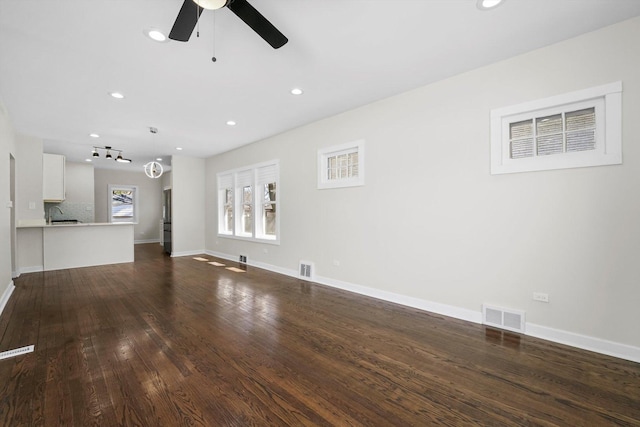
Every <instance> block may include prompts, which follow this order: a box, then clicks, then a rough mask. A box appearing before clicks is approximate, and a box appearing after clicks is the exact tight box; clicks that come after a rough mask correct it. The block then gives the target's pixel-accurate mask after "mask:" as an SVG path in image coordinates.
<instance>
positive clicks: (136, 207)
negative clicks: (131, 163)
mask: <svg viewBox="0 0 640 427" xmlns="http://www.w3.org/2000/svg"><path fill="white" fill-rule="evenodd" d="M113 190H128V191H133V217H132V218H131V219H126V220H124V219H119V218H118V217H114V216H113V210H112V202H113V199H112V198H111V196H112V195H113ZM138 197H139V196H138V186H137V185H116V184H109V186H108V193H107V220H108V221H109V223H115V222H126V223H133V224H137V223H138V210H139V209H140V204H139V203H138Z"/></svg>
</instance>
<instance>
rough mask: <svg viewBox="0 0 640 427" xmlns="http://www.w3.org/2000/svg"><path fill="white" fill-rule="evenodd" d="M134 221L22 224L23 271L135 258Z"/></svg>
mask: <svg viewBox="0 0 640 427" xmlns="http://www.w3.org/2000/svg"><path fill="white" fill-rule="evenodd" d="M133 226H134V224H133V223H123V222H119V223H90V224H84V223H80V224H57V225H46V224H40V223H33V224H21V225H18V262H19V264H20V266H21V267H20V270H21V272H25V273H26V272H31V271H42V270H44V271H50V270H61V269H65V268H77V267H89V266H94V265H104V264H118V263H125V262H133V260H134V255H133V244H134V242H133V236H134V234H133Z"/></svg>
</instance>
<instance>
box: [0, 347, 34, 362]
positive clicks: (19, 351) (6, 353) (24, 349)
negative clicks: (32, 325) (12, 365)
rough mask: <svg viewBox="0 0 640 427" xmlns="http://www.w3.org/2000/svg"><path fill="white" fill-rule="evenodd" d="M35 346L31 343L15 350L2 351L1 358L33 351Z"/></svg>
mask: <svg viewBox="0 0 640 427" xmlns="http://www.w3.org/2000/svg"><path fill="white" fill-rule="evenodd" d="M33 348H34V346H32V345H29V346H27V347H20V348H16V349H13V350H7V351H3V352H2V353H0V360H2V359H8V358H10V357H16V356H20V355H21V354H26V353H31V352H32V351H33Z"/></svg>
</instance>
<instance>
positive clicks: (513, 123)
mask: <svg viewBox="0 0 640 427" xmlns="http://www.w3.org/2000/svg"><path fill="white" fill-rule="evenodd" d="M621 134H622V83H621V82H617V83H612V84H609V85H605V86H599V87H596V88H591V89H586V90H582V91H578V92H572V93H569V94H565V95H559V96H556V97H552V98H546V99H542V100H538V101H533V102H528V103H525V104H519V105H515V106H511V107H505V108H500V109H497V110H493V111H492V112H491V173H492V174H501V173H512V172H526V171H538V170H550V169H565V168H575V167H586V166H600V165H611V164H620V163H622V137H621Z"/></svg>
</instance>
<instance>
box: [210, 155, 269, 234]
mask: <svg viewBox="0 0 640 427" xmlns="http://www.w3.org/2000/svg"><path fill="white" fill-rule="evenodd" d="M278 175H279V166H278V162H277V161H271V162H268V163H262V164H259V165H255V166H251V167H247V168H242V169H238V170H234V171H228V172H223V173H220V174H218V176H217V179H218V217H219V219H218V234H219V235H221V236H230V237H238V238H243V239H250V240H260V241H263V240H266V241H270V242H275V243H279V238H278V230H279V218H278V215H277V212H278V210H279V209H278V203H279V200H278V199H279V198H278V197H276V193H277V188H278Z"/></svg>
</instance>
